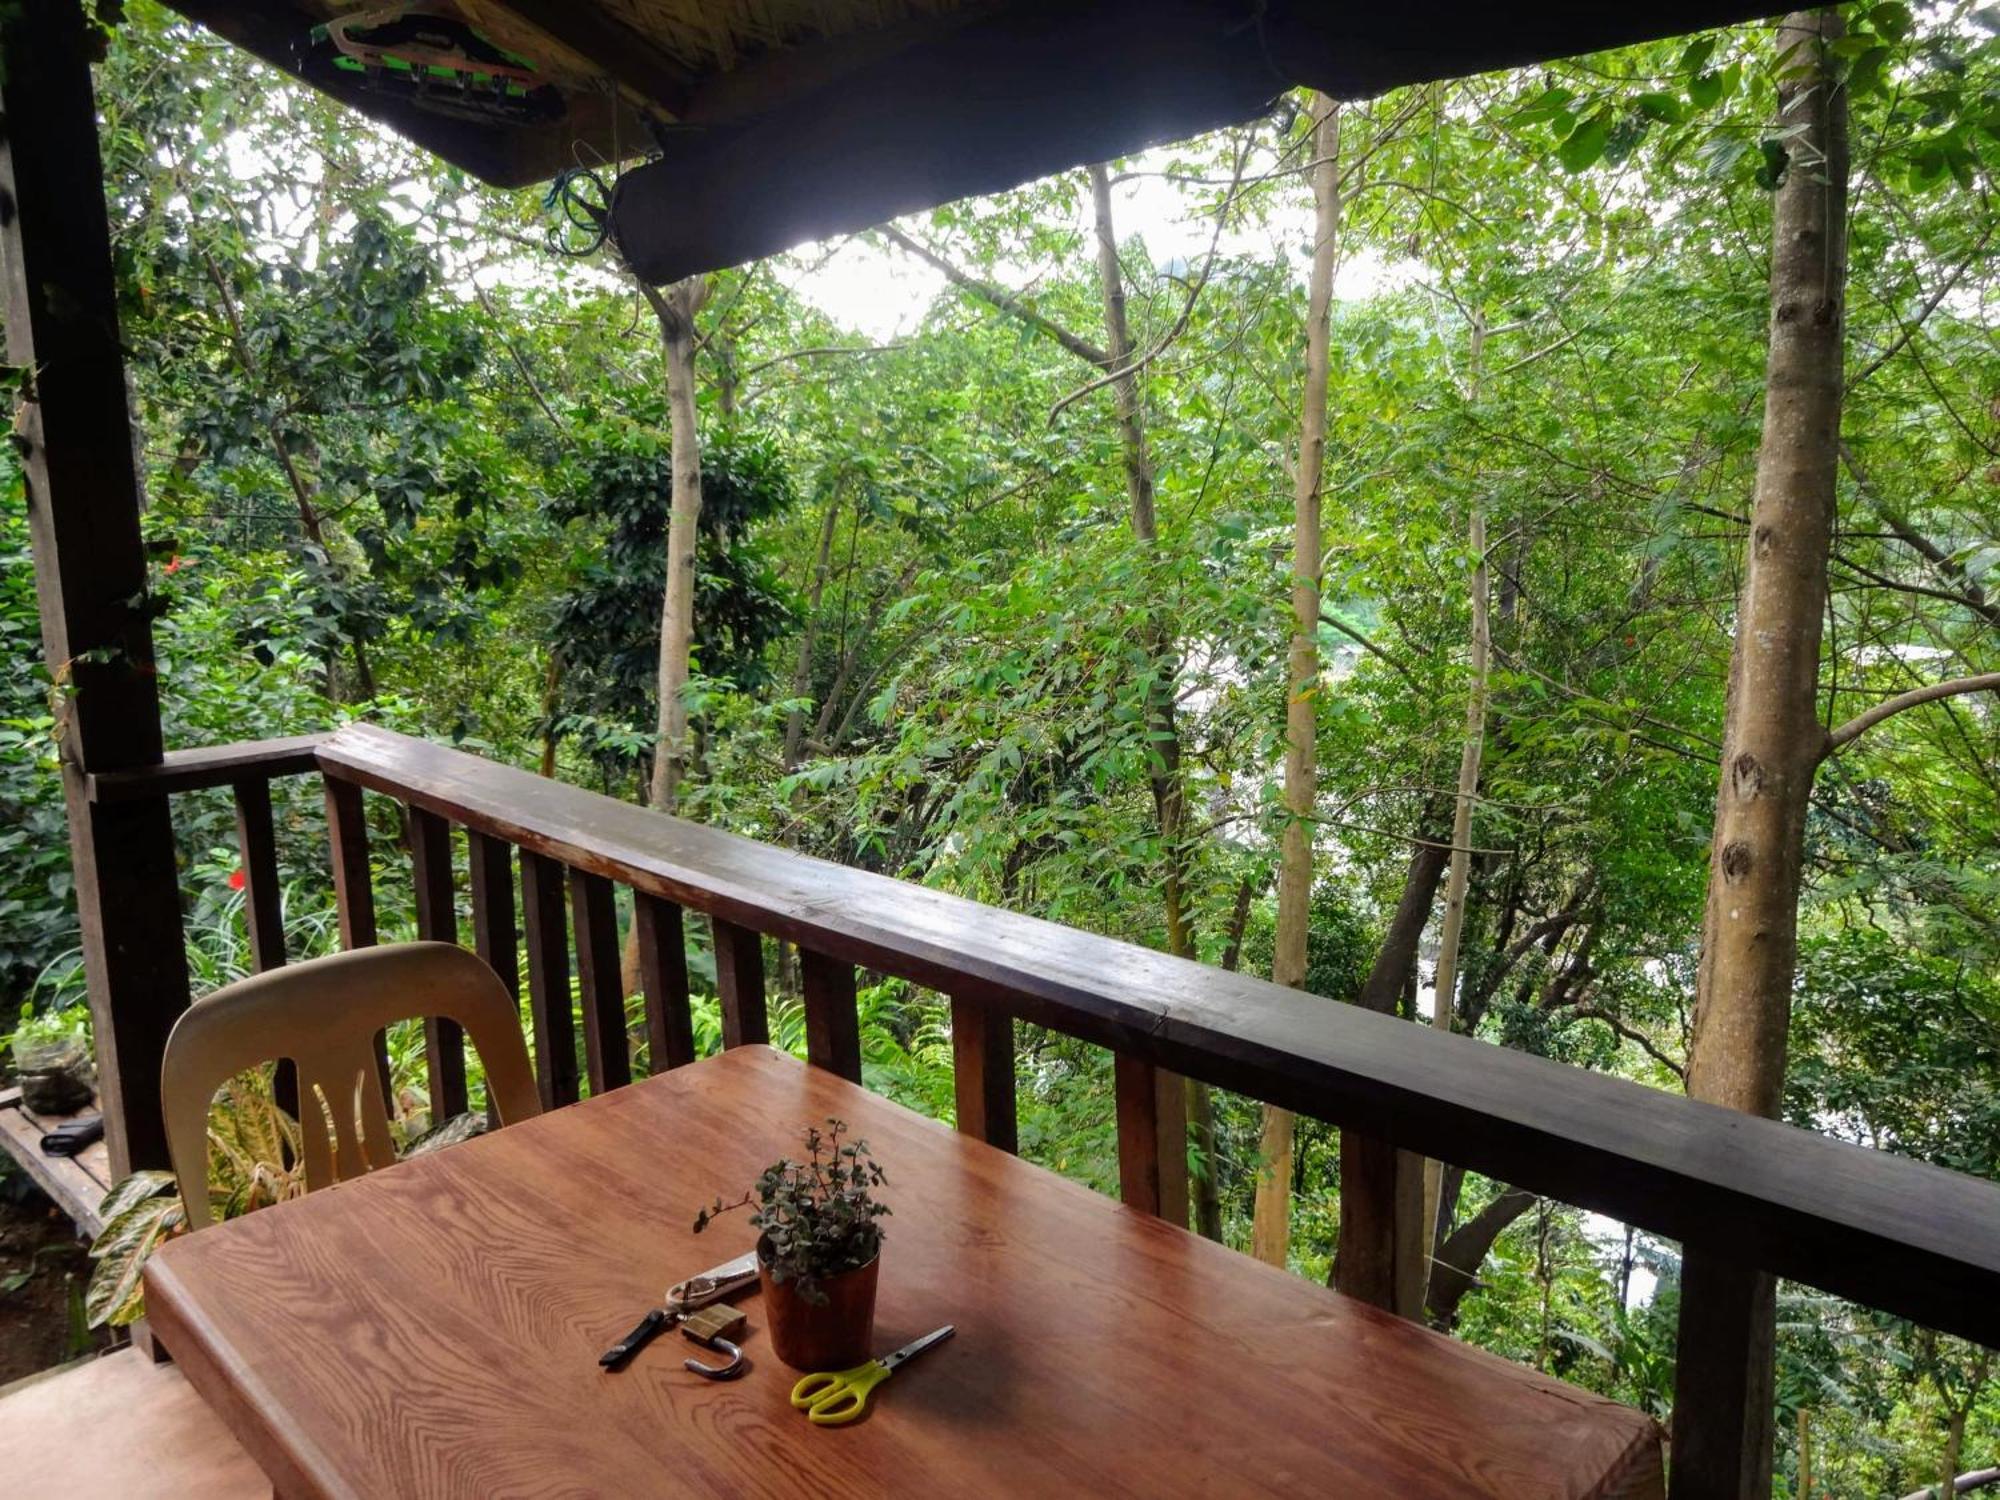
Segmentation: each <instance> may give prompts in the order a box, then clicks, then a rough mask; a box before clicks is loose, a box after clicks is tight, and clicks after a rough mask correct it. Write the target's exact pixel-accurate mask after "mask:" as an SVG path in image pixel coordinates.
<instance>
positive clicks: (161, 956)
mask: <svg viewBox="0 0 2000 1500" xmlns="http://www.w3.org/2000/svg"><path fill="white" fill-rule="evenodd" d="M90 51H91V31H90V28H89V27H88V26H87V25H86V22H85V17H84V8H83V6H82V5H81V4H78V3H66V4H51V3H42V4H31V5H26V6H20V5H13V6H8V7H7V14H6V19H5V22H4V32H0V117H4V119H5V125H6V128H5V131H4V136H5V138H4V140H0V201H4V203H5V205H6V212H5V213H4V214H0V246H4V249H0V262H4V263H5V267H6V302H5V306H6V316H5V322H6V328H7V362H8V363H9V364H10V365H12V366H14V367H15V368H16V369H17V370H20V371H22V372H25V373H26V377H27V378H26V379H25V380H24V382H23V384H22V387H21V396H22V400H21V404H20V409H19V411H18V413H17V414H16V417H15V422H14V426H13V441H14V443H15V445H16V447H17V449H18V451H19V454H20V457H21V467H22V471H23V475H24V478H25V487H26V492H27V519H28V536H29V541H30V545H31V547H32V549H33V552H34V558H35V593H36V597H37V599H38V600H39V601H40V604H41V622H42V648H43V654H44V656H45V658H46V659H47V661H48V664H49V673H50V677H51V679H52V680H53V682H54V683H55V686H56V689H57V692H58V694H59V698H60V702H59V706H58V707H57V709H56V715H57V729H56V738H57V741H58V743H59V744H60V746H61V749H62V762H63V791H64V796H65V800H66V802H67V805H68V813H69V830H70V864H71V868H72V872H73V877H74V881H75V890H76V900H77V917H78V921H79V925H80V926H81V929H82V949H83V964H84V974H85V978H86V980H87V981H88V984H89V990H90V1009H91V1018H92V1025H93V1028H94V1031H93V1034H94V1036H95V1039H96V1053H97V1072H98V1080H99V1089H100V1092H101V1094H102V1096H103V1100H104V1106H105V1108H104V1116H105V1138H106V1144H107V1146H108V1148H109V1151H110V1157H111V1171H112V1173H113V1175H114V1176H122V1175H124V1174H125V1173H126V1172H128V1171H131V1170H132V1169H133V1168H137V1167H165V1166H167V1165H168V1161H167V1143H166V1133H165V1127H164V1125H163V1124H162V1123H161V1118H160V1057H161V1054H162V1053H163V1052H164V1051H165V1049H166V1040H167V1033H168V1032H169V1031H170V1030H171V1029H172V1028H173V1024H174V1021H175V1020H176V1019H177V1018H178V1017H179V1015H180V1013H181V1012H182V1011H183V1010H185V1009H186V1008H187V1003H188V972H187V957H186V948H185V946H184V943H185V940H184V938H183V936H182V931H181V904H180V878H179V871H178V870H177V869H176V866H175V859H174V833H173V821H172V818H171V815H170V814H169V811H168V808H167V801H166V799H165V798H164V797H147V798H142V799H140V800H138V801H135V802H131V803H123V804H118V805H107V804H100V803H96V802H93V801H91V800H90V798H89V796H88V794H87V790H86V788H87V785H88V780H87V779H88V777H89V776H91V775H92V774H94V773H96V772H100V771H119V770H126V769H130V768H136V767H140V766H150V765H156V764H158V763H159V761H160V757H161V733H160V701H159V678H158V676H157V675H156V674H155V672H154V669H153V638H152V627H151V625H150V623H149V622H150V619H151V612H150V611H149V610H148V609H147V608H146V607H145V606H146V604H147V602H148V599H149V595H148V580H147V571H146V554H145V549H144V546H143V544H142V542H141V540H140V536H139V484H138V476H137V474H136V473H135V466H134V463H133V443H132V426H131V412H130V410H129V407H128V404H127V400H126V388H125V366H124V359H123V355H122V351H121V339H120V336H119V331H118V298H117V285H116V282H115V279H114V277H113V274H112V263H111V243H110V232H109V229H108V228H107V225H106V222H105V211H104V168H103V162H102V160H101V158H100V156H99V153H98V146H97V115H96V107H95V104H94V102H93V99H92V96H91V84H90Z"/></svg>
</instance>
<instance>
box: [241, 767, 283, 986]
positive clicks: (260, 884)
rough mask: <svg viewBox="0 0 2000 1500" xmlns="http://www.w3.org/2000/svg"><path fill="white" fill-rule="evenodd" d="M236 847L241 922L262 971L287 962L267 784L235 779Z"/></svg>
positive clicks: (251, 959)
mask: <svg viewBox="0 0 2000 1500" xmlns="http://www.w3.org/2000/svg"><path fill="white" fill-rule="evenodd" d="M234 790H235V793H236V847H237V849H238V850H239V851H240V852H241V854H242V856H243V922H244V925H245V926H246V927H247V928H248V929H249V931H250V961H251V963H253V964H254V965H256V968H257V972H258V973H259V974H262V973H263V972H264V971H265V970H266V969H275V968H278V967H280V966H281V965H282V964H283V963H284V961H285V911H284V904H283V893H282V892H281V891H280V890H279V889H278V835H277V829H276V826H275V824H274V822H273V819H272V817H271V783H270V782H268V781H264V780H261V779H260V780H252V781H239V782H237V783H236V786H235V788H234Z"/></svg>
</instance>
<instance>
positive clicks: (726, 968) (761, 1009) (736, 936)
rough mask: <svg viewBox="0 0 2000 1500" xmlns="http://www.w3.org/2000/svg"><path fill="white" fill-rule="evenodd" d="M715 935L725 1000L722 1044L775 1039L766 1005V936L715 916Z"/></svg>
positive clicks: (717, 967)
mask: <svg viewBox="0 0 2000 1500" xmlns="http://www.w3.org/2000/svg"><path fill="white" fill-rule="evenodd" d="M709 927H710V929H711V931H713V933H714V935H715V990H716V994H717V995H718V996H719V997H720V999H721V1001H722V1045H723V1046H725V1047H741V1046H743V1045H745V1044H746V1043H750V1042H768V1041H770V1040H771V1023H770V1019H769V1016H768V1014H767V1012H766V1009H765V1005H764V938H763V934H761V933H759V932H758V931H756V929H754V928H750V927H739V926H738V925H737V924H736V923H734V922H731V921H728V920H727V919H725V918H723V917H711V918H710V919H709Z"/></svg>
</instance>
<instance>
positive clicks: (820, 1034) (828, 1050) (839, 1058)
mask: <svg viewBox="0 0 2000 1500" xmlns="http://www.w3.org/2000/svg"><path fill="white" fill-rule="evenodd" d="M799 981H800V987H801V988H802V989H803V990H804V991H805V1006H806V1061H808V1062H810V1063H811V1064H813V1066H814V1067H819V1068H825V1069H826V1070H827V1071H828V1072H829V1073H838V1074H839V1075H840V1076H841V1077H842V1078H845V1079H846V1080H847V1081H848V1082H849V1083H859V1082H861V1027H860V1023H859V1020H858V1018H857V1016H856V1014H855V1009H854V965H853V964H844V963H842V962H841V961H840V960H839V959H837V958H828V957H827V956H826V955H825V954H823V953H815V952H813V951H812V949H810V948H803V949H801V950H799Z"/></svg>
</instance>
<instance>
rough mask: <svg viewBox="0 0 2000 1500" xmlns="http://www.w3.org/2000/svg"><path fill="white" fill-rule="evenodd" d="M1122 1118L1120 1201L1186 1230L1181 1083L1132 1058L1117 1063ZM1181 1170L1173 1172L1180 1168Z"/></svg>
mask: <svg viewBox="0 0 2000 1500" xmlns="http://www.w3.org/2000/svg"><path fill="white" fill-rule="evenodd" d="M1112 1088H1113V1094H1114V1097H1115V1100H1116V1108H1117V1114H1118V1196H1119V1198H1120V1199H1121V1200H1122V1201H1123V1202H1124V1204H1125V1205H1126V1207H1128V1208H1136V1209H1137V1210H1139V1212H1141V1213H1147V1214H1157V1215H1158V1216H1159V1217H1161V1218H1163V1219H1165V1220H1167V1222H1168V1223H1171V1224H1180V1225H1185V1224H1186V1223H1187V1216H1188V1196H1187V1172H1186V1170H1185V1166H1186V1159H1185V1156H1183V1157H1182V1158H1181V1159H1180V1160H1178V1161H1176V1160H1175V1159H1174V1158H1173V1156H1172V1155H1171V1154H1170V1153H1172V1152H1176V1151H1179V1152H1185V1151H1186V1149H1187V1146H1186V1142H1187V1105H1186V1103H1185V1099H1186V1094H1185V1090H1184V1086H1183V1085H1182V1083H1181V1080H1180V1079H1179V1078H1177V1077H1175V1076H1174V1075H1173V1074H1171V1073H1169V1072H1167V1071H1166V1070H1165V1069H1164V1068H1156V1067H1154V1066H1153V1065H1152V1064H1151V1063H1149V1062H1145V1061H1143V1060H1141V1059H1139V1058H1137V1057H1133V1056H1132V1055H1130V1054H1129V1053H1125V1052H1121V1053H1119V1054H1118V1055H1117V1057H1116V1058H1115V1059H1114V1060H1113V1066H1112ZM1177 1167H1178V1168H1181V1170H1175V1169H1176V1168H1177Z"/></svg>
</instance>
